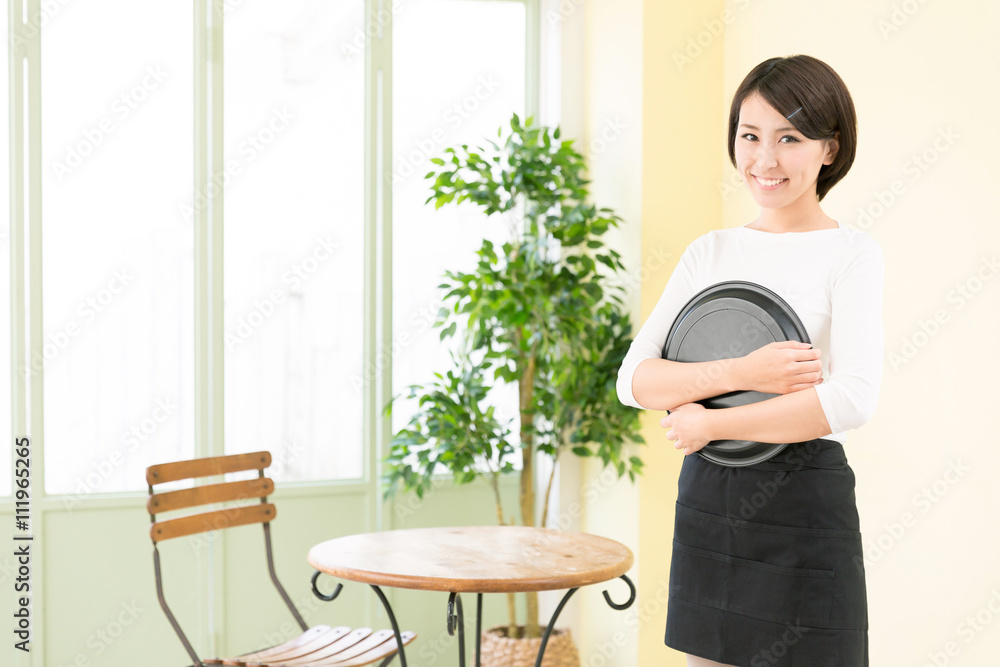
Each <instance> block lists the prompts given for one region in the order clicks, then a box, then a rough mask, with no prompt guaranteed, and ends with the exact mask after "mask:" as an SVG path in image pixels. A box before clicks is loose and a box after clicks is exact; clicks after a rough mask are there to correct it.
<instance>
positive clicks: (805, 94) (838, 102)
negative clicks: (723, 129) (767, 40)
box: [729, 55, 858, 201]
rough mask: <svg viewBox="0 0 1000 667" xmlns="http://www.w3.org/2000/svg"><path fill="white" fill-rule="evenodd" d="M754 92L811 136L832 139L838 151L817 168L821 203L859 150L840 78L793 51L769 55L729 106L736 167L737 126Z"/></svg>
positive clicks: (853, 119)
mask: <svg viewBox="0 0 1000 667" xmlns="http://www.w3.org/2000/svg"><path fill="white" fill-rule="evenodd" d="M754 93H757V94H759V95H760V96H761V97H762V98H764V99H765V100H766V101H767V103H768V104H770V105H771V106H772V107H774V108H775V109H777V110H778V112H779V113H780V114H781V115H782V116H785V117H786V118H788V120H789V121H790V122H791V124H792V125H793V126H795V128H796V129H797V130H798V131H799V132H801V133H802V134H804V135H805V136H806V137H808V138H809V139H832V138H834V136H835V135H836V133H837V132H839V133H840V136H839V137H838V144H839V149H838V151H837V155H836V157H834V160H833V162H832V163H831V164H824V165H823V166H822V167H820V170H819V178H818V179H817V181H816V194H817V195H818V196H819V199H820V201H822V200H823V197H825V196H826V193H827V192H829V191H830V188H832V187H833V186H834V185H836V184H837V182H838V181H840V179H842V178H843V177H844V176H846V175H847V172H848V171H849V170H850V168H851V165H852V164H854V156H855V154H856V153H857V148H858V117H857V114H856V113H855V111H854V102H853V100H851V94H850V93H849V92H848V91H847V86H846V85H844V82H843V80H842V79H841V78H840V76H839V75H838V74H837V73H836V72H835V71H833V68H832V67H830V66H829V65H827V64H826V63H825V62H823V61H822V60H818V59H816V58H813V57H812V56H805V55H795V56H788V57H786V58H770V59H768V60H765V61H764V62H762V63H761V64H759V65H757V66H756V67H754V68H753V70H751V71H750V73H749V74H747V76H746V78H745V79H743V83H741V84H740V87H739V88H737V90H736V93H735V94H734V95H733V102H732V105H731V106H730V107H729V160H730V162H732V163H733V166H734V167H735V166H736V148H735V141H736V127H737V125H738V124H739V122H740V121H739V119H740V108H741V107H742V106H743V101H744V100H745V99H746V98H747V97H749V96H750V95H752V94H754Z"/></svg>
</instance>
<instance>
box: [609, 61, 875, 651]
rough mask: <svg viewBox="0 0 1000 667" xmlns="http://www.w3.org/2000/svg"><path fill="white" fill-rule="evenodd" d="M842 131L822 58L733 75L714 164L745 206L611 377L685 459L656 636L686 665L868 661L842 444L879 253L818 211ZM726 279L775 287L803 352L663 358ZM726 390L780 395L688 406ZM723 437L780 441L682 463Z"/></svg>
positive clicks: (840, 98) (858, 405) (779, 348)
mask: <svg viewBox="0 0 1000 667" xmlns="http://www.w3.org/2000/svg"><path fill="white" fill-rule="evenodd" d="M856 126H857V120H856V116H855V112H854V105H853V102H852V101H851V97H850V94H849V93H848V91H847V88H846V87H845V86H844V83H843V81H841V79H840V77H839V76H838V75H837V74H836V72H834V71H833V70H832V69H831V68H830V67H829V66H828V65H826V64H825V63H823V62H822V61H819V60H817V59H815V58H811V57H809V56H801V55H800V56H792V57H788V58H772V59H770V60H767V61H765V62H763V63H761V64H760V65H758V66H757V67H755V68H754V69H753V71H751V72H750V73H749V74H748V75H747V77H746V79H745V80H744V81H743V83H742V84H741V85H740V87H739V89H738V90H737V91H736V94H735V95H734V97H733V101H732V105H731V108H730V113H729V157H730V160H731V161H732V163H733V165H734V166H735V167H736V169H737V170H738V171H739V174H740V177H741V178H742V180H743V182H744V183H745V184H746V186H747V187H748V188H749V190H750V193H751V195H752V196H753V198H754V201H756V202H757V204H759V205H760V207H761V208H760V215H759V216H758V217H757V218H756V219H755V220H753V221H752V222H750V223H748V224H746V225H744V226H742V227H736V228H731V229H720V230H714V231H711V232H708V233H707V234H704V235H702V236H701V237H699V238H697V239H696V240H695V241H694V242H692V243H691V245H690V246H689V247H688V248H687V249H686V250H685V251H684V253H683V255H682V256H681V259H680V262H679V264H678V266H677V268H676V270H675V271H674V272H673V274H672V275H671V277H670V280H669V281H668V283H667V286H666V288H665V289H664V291H663V294H662V296H661V297H660V300H659V302H658V303H657V305H656V307H655V308H654V310H653V312H652V313H651V314H650V316H649V319H648V320H647V321H646V322H645V323H644V324H643V326H642V328H641V329H640V330H639V332H638V334H637V335H636V338H635V340H634V341H633V342H632V345H631V347H630V349H629V352H628V354H627V355H626V357H625V359H624V361H623V363H622V366H621V369H620V371H619V376H618V396H619V399H620V400H621V401H622V402H623V403H625V404H627V405H632V406H635V407H639V408H646V409H650V410H667V411H669V412H668V415H667V416H666V417H664V418H663V420H662V421H661V422H660V424H661V425H662V426H663V427H665V428H667V429H669V430H667V432H666V437H667V438H668V439H670V440H673V441H674V447H676V448H677V449H679V450H681V451H683V453H684V455H685V458H684V462H683V465H682V466H681V473H680V478H679V481H678V499H677V504H676V507H675V525H674V546H673V555H672V560H671V568H670V599H669V604H668V608H667V630H666V644H667V645H668V646H670V647H672V648H674V649H677V650H679V651H682V652H684V653H686V654H687V655H688V664H689V665H697V666H708V665H735V666H737V667H762V666H764V665H783V666H788V667H824V666H829V667H859V666H867V665H868V612H867V598H866V589H865V578H864V560H863V559H864V557H863V553H862V549H861V534H860V531H859V521H858V513H857V507H856V503H855V497H854V473H853V471H852V470H851V468H850V466H849V465H848V463H847V458H846V456H845V454H844V448H843V443H844V442H845V440H846V438H845V435H846V431H848V430H851V429H855V428H858V427H859V426H861V425H862V424H864V423H865V422H867V421H868V420H869V419H870V418H871V416H872V414H873V412H874V410H875V406H876V403H877V401H878V394H879V389H880V386H881V379H882V348H883V325H882V290H883V277H884V260H883V255H882V249H881V247H880V246H879V245H878V243H877V242H875V241H874V239H872V238H871V236H870V235H868V234H867V233H865V232H861V231H857V230H854V229H851V228H848V227H844V226H842V225H840V224H839V223H838V222H837V221H836V220H834V219H833V218H830V217H829V216H827V215H826V214H825V213H824V212H823V210H822V208H821V207H820V202H821V201H822V199H823V197H824V196H826V193H827V192H829V191H830V188H832V187H833V186H834V185H835V184H836V183H837V182H838V181H839V180H840V179H841V178H843V177H844V176H845V175H846V174H847V172H848V170H849V169H850V167H851V164H852V162H853V161H854V156H855V149H856V138H857V130H856ZM725 280H744V281H751V282H754V283H757V284H759V285H763V286H764V287H767V288H769V289H771V290H772V291H774V292H776V293H777V294H778V295H779V296H781V297H782V298H783V299H784V300H785V301H787V302H788V304H789V305H790V306H791V307H792V309H793V310H795V312H796V313H797V314H798V316H799V318H800V319H801V320H802V322H803V324H804V325H805V327H806V330H807V331H808V333H809V338H810V340H811V341H812V342H813V345H812V346H810V345H808V344H804V343H799V342H795V341H785V342H778V343H771V344H769V345H766V346H764V347H762V348H760V349H758V350H756V351H754V352H751V353H750V354H748V355H746V356H743V357H739V358H736V359H724V360H720V361H711V362H704V363H681V362H675V361H669V360H666V359H661V358H660V355H661V351H662V348H663V344H664V341H665V339H666V336H667V333H668V331H669V329H670V326H671V324H672V323H673V321H674V319H675V318H676V317H677V315H678V313H679V312H680V310H681V308H682V307H683V306H684V304H685V303H687V301H688V300H689V299H690V298H691V297H692V296H694V295H695V294H696V293H698V292H699V291H701V290H702V289H704V288H706V287H708V286H710V285H712V284H715V283H717V282H721V281H725ZM737 390H756V391H761V392H768V393H773V394H778V395H777V396H774V397H773V398H770V399H768V400H766V401H762V402H758V403H754V404H751V405H744V406H739V407H734V408H726V409H716V410H708V409H705V408H704V407H703V406H702V405H701V404H699V403H696V402H695V401H698V400H700V399H703V398H708V397H712V396H717V395H720V394H724V393H727V392H730V391H737ZM721 439H734V440H750V441H758V442H765V443H792V444H791V445H790V446H789V447H787V448H786V449H785V450H783V451H782V452H781V453H780V454H779V455H778V456H776V457H774V458H771V459H769V460H767V461H764V462H761V463H757V464H755V465H751V466H746V467H728V466H723V465H718V464H716V463H712V462H710V461H708V460H707V459H704V458H703V457H701V456H692V454H695V453H696V452H698V450H700V449H701V448H702V447H704V446H705V445H706V444H707V443H709V442H710V441H712V440H721Z"/></svg>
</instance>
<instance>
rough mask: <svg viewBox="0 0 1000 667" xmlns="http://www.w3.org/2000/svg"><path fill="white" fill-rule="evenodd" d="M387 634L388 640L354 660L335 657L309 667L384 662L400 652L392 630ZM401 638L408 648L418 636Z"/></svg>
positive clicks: (403, 634) (408, 634)
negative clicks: (390, 655) (387, 657)
mask: <svg viewBox="0 0 1000 667" xmlns="http://www.w3.org/2000/svg"><path fill="white" fill-rule="evenodd" d="M385 632H387V633H389V636H388V638H387V639H386V640H385V641H384V642H382V643H381V644H379V645H378V646H375V647H374V648H371V649H369V650H367V651H365V652H364V653H361V654H359V655H356V656H354V657H353V658H349V657H346V656H339V655H335V656H333V657H332V658H328V659H326V660H318V661H316V662H310V663H308V664H309V667H362V665H370V664H372V663H373V662H377V661H379V660H382V659H383V658H385V657H386V656H388V655H389V654H391V653H395V652H396V651H398V650H399V647H398V646H397V645H396V636H395V635H393V634H392V630H386V631H385ZM399 636H400V638H401V639H402V640H403V646H407V645H408V644H409V643H410V642H412V641H413V640H414V638H416V636H417V635H416V633H414V632H400V633H399Z"/></svg>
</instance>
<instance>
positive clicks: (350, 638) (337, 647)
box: [271, 628, 372, 667]
mask: <svg viewBox="0 0 1000 667" xmlns="http://www.w3.org/2000/svg"><path fill="white" fill-rule="evenodd" d="M371 634H372V630H371V628H358V629H357V630H354V631H352V632H351V633H350V634H348V635H346V636H344V637H341V638H339V639H337V641H334V642H331V643H330V645H329V646H325V647H323V648H321V649H319V650H317V651H314V652H312V653H310V654H309V655H305V656H302V657H299V658H292V659H288V660H285V661H283V662H282V663H281V664H282V665H287V666H288V667H295V666H297V665H311V664H313V662H317V661H320V660H326V659H331V658H333V657H334V656H336V655H337V654H338V653H342V652H343V651H345V650H347V649H349V648H351V647H353V646H356V645H357V644H358V643H359V642H362V641H365V640H366V639H367V638H368V637H369V636H370V635H371ZM271 662H275V661H273V660H272V661H271Z"/></svg>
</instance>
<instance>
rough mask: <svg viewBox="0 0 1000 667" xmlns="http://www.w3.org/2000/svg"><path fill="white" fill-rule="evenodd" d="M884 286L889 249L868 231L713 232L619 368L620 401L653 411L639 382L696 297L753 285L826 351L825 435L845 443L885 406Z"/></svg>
mask: <svg viewBox="0 0 1000 667" xmlns="http://www.w3.org/2000/svg"><path fill="white" fill-rule="evenodd" d="M838 224H839V223H838ZM884 278H885V260H884V256H883V253H882V247H881V246H880V245H879V244H878V242H877V241H875V239H873V238H872V237H871V235H870V234H868V233H867V232H863V231H859V230H856V229H852V228H850V227H844V226H843V225H841V226H839V227H838V228H836V229H820V230H814V231H809V232H787V233H781V234H776V233H772V232H764V231H760V230H757V229H751V228H749V227H745V226H744V227H734V228H727V229H717V230H713V231H711V232H708V233H707V234H704V235H702V236H700V237H698V238H697V239H695V240H694V241H693V242H692V243H691V245H689V246H688V248H687V249H686V250H685V251H684V253H683V254H682V255H681V258H680V261H679V263H678V265H677V268H676V269H675V270H674V272H673V273H672V274H671V276H670V279H669V280H668V281H667V286H666V287H665V288H664V290H663V294H662V295H661V296H660V300H659V301H658V302H657V304H656V306H655V307H654V308H653V312H652V313H650V315H649V318H648V319H647V320H646V321H645V323H643V325H642V327H641V328H640V329H639V332H638V333H637V334H636V337H635V339H634V340H633V341H632V344H631V347H629V351H628V353H627V354H626V355H625V359H624V360H623V361H622V365H621V368H619V370H618V383H617V389H618V399H619V400H620V401H621V402H622V403H624V404H625V405H631V406H633V407H636V408H645V406H642V405H639V403H638V402H637V401H636V400H635V397H634V396H633V395H632V376H633V375H634V374H635V369H636V367H637V366H638V365H639V364H640V363H642V362H643V361H645V360H646V359H651V358H656V359H659V358H660V357H661V354H662V351H663V345H664V343H665V342H666V338H667V334H668V333H669V331H670V327H671V325H672V324H673V322H674V320H675V319H676V318H677V315H678V314H679V313H680V311H681V308H683V307H684V305H685V304H686V303H687V302H688V301H689V300H690V299H691V297H693V296H694V295H695V294H697V293H698V292H700V291H701V290H703V289H705V288H706V287H708V286H710V285H713V284H715V283H718V282H722V281H724V280H747V281H750V282H754V283H757V284H759V285H763V286H764V287H767V288H768V289H770V290H772V291H774V292H776V293H777V294H778V295H779V296H781V298H783V299H784V300H785V301H787V302H788V305H790V306H791V307H792V309H793V310H794V311H795V312H796V314H797V315H798V316H799V319H800V320H802V323H803V324H804V325H805V327H806V331H808V333H809V339H810V341H811V342H812V344H813V346H814V347H817V348H819V350H820V352H821V361H822V372H823V382H822V383H821V384H818V385H816V386H815V387H814V389H815V390H816V393H817V395H818V396H819V401H820V404H821V405H822V406H823V412H824V414H825V415H826V419H827V421H828V422H829V423H830V428H831V429H832V433H831V434H830V435H826V436H822V437H823V438H825V439H827V440H836V441H838V442H840V443H842V444H843V443H844V442H845V441H846V431H848V430H850V429H855V428H858V427H859V426H861V425H862V424H864V423H865V422H867V421H868V420H869V419H870V418H871V416H872V414H873V413H874V412H875V406H876V404H877V403H878V396H879V390H880V388H881V384H882V358H883V331H884V328H883V322H882V294H883V285H884ZM804 391H808V389H807V390H804Z"/></svg>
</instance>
